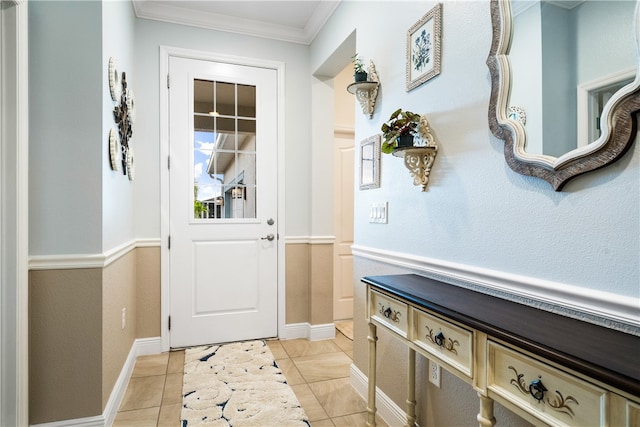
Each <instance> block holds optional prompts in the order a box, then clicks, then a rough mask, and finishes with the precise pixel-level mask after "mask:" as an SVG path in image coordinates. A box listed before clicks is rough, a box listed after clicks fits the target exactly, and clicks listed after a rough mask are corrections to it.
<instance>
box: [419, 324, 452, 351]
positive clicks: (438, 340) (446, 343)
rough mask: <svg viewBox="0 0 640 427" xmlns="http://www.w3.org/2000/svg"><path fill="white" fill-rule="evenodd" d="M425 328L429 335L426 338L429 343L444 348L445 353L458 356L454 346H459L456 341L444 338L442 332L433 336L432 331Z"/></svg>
mask: <svg viewBox="0 0 640 427" xmlns="http://www.w3.org/2000/svg"><path fill="white" fill-rule="evenodd" d="M425 327H426V328H427V330H428V331H429V335H427V336H426V337H427V338H428V339H429V341H431V342H432V343H434V344H435V345H437V346H438V347H444V348H445V349H446V350H447V351H450V352H451V353H453V354H456V355H457V354H458V350H456V349H455V347H456V346H459V345H460V343H459V342H458V340H452V339H451V338H446V337H445V336H444V334H443V333H442V331H440V332H438V333H437V334H435V336H434V335H433V332H434V330H433V329H431V328H430V327H428V326H425Z"/></svg>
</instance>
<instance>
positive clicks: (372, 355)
mask: <svg viewBox="0 0 640 427" xmlns="http://www.w3.org/2000/svg"><path fill="white" fill-rule="evenodd" d="M367 339H368V340H369V379H368V386H369V390H368V391H369V395H368V396H367V399H368V400H367V416H368V417H367V427H375V426H376V341H378V337H377V336H376V325H374V324H373V323H369V337H368V338H367Z"/></svg>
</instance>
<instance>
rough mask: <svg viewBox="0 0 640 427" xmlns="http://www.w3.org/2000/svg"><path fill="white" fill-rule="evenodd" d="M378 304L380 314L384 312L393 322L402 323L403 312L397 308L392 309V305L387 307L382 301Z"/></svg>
mask: <svg viewBox="0 0 640 427" xmlns="http://www.w3.org/2000/svg"><path fill="white" fill-rule="evenodd" d="M378 305H379V306H380V314H382V315H383V316H384V317H386V318H387V319H389V320H391V321H392V322H395V323H400V315H401V314H402V313H400V312H399V311H396V310H392V309H391V307H387V308H385V307H384V305H383V304H382V303H378Z"/></svg>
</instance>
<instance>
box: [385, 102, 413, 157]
mask: <svg viewBox="0 0 640 427" xmlns="http://www.w3.org/2000/svg"><path fill="white" fill-rule="evenodd" d="M420 120H421V116H420V114H416V113H412V112H411V111H402V108H398V109H397V110H396V111H394V112H393V113H392V114H391V116H390V117H389V120H387V121H386V122H385V123H383V124H382V127H381V128H380V130H382V136H383V138H384V141H383V142H382V147H381V151H382V152H383V153H387V154H389V153H392V152H393V149H394V148H396V147H397V145H398V138H399V137H400V136H402V135H410V134H411V135H414V136H415V135H418V131H419V127H420Z"/></svg>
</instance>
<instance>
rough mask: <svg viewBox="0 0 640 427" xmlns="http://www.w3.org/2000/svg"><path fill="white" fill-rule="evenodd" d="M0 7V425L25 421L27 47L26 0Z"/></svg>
mask: <svg viewBox="0 0 640 427" xmlns="http://www.w3.org/2000/svg"><path fill="white" fill-rule="evenodd" d="M2 3H3V7H2V8H0V33H1V35H0V42H1V46H0V84H2V88H0V93H2V98H1V99H0V129H2V133H1V134H0V163H1V166H0V185H2V188H5V189H8V190H9V191H7V192H6V193H2V191H0V226H1V227H2V229H5V230H15V234H14V235H11V236H10V237H9V238H3V239H2V241H1V242H0V282H2V283H4V284H5V285H7V286H8V287H7V289H6V290H5V291H6V293H5V298H4V299H1V298H0V325H2V328H3V330H4V331H5V332H7V333H6V334H1V339H0V425H27V424H28V422H29V392H28V387H29V380H28V378H29V376H28V374H29V371H28V369H29V365H28V362H29V358H28V356H29V353H28V351H29V347H28V342H29V330H28V320H29V311H28V310H29V304H28V296H29V291H28V289H29V282H28V273H29V260H28V258H29V250H28V246H29V235H28V230H29V224H28V218H29V215H28V204H29V197H28V195H29V193H28V191H29V187H28V178H29V163H28V162H29V154H28V144H29V136H28V134H29V120H28V119H29V107H28V102H29V96H28V95H29V61H28V57H29V50H28V13H27V12H28V9H27V6H28V4H27V1H26V0H2Z"/></svg>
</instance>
